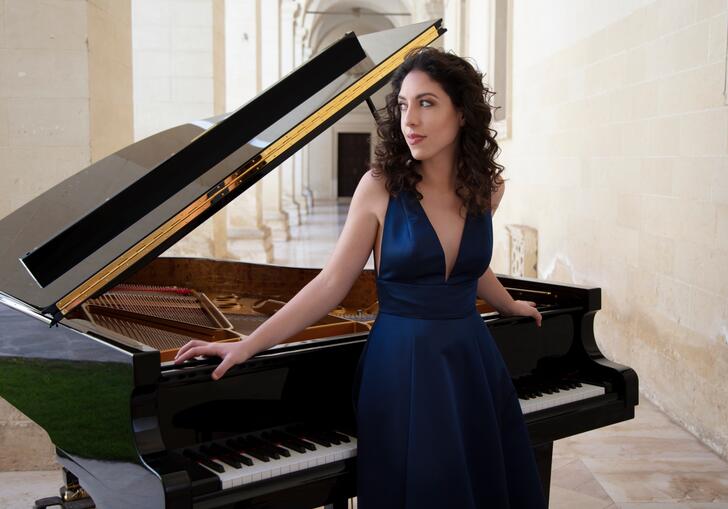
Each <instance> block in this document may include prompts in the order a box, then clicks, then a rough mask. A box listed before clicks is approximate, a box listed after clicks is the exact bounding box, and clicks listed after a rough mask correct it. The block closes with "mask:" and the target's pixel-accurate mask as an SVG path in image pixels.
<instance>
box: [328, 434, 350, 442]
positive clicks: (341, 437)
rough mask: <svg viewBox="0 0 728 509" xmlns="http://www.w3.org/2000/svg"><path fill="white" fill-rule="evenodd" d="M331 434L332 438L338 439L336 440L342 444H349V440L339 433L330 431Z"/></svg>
mask: <svg viewBox="0 0 728 509" xmlns="http://www.w3.org/2000/svg"><path fill="white" fill-rule="evenodd" d="M331 433H333V434H334V436H336V437H338V439H339V440H341V441H342V442H344V443H345V444H348V443H349V442H351V439H350V438H349V437H348V436H347V435H344V434H343V433H339V432H338V431H332V432H331Z"/></svg>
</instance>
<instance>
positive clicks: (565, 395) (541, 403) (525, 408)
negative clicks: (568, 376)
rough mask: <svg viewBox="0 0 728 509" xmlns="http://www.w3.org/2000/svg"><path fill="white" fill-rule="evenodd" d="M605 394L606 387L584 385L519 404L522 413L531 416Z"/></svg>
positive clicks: (525, 400) (522, 401) (560, 390)
mask: <svg viewBox="0 0 728 509" xmlns="http://www.w3.org/2000/svg"><path fill="white" fill-rule="evenodd" d="M604 393H605V391H604V387H600V386H597V385H591V384H585V383H582V384H581V387H575V388H573V389H559V392H556V393H553V394H544V395H543V396H539V397H536V398H531V399H519V400H518V402H519V404H520V405H521V411H522V412H523V413H524V414H530V413H532V412H538V411H539V410H545V409H546V408H554V407H557V406H561V405H565V404H567V403H573V402H574V401H581V400H584V399H588V398H593V397H594V396H601V395H603V394H604Z"/></svg>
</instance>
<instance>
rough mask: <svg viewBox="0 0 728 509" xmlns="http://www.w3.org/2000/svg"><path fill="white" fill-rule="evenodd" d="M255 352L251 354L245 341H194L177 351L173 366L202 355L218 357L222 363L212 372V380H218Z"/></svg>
mask: <svg viewBox="0 0 728 509" xmlns="http://www.w3.org/2000/svg"><path fill="white" fill-rule="evenodd" d="M254 354H255V352H251V351H250V350H249V348H248V345H247V344H246V343H245V341H236V342H235V343H208V342H207V341H200V340H199V339H194V340H192V341H190V342H189V343H187V344H186V345H185V346H183V347H182V348H180V349H179V352H177V356H176V357H175V358H174V363H175V364H181V363H183V362H184V361H186V360H188V359H191V358H193V357H197V356H198V355H204V356H205V357H220V358H221V359H222V362H220V364H219V365H218V366H217V368H215V371H213V372H212V379H213V380H219V379H220V378H221V377H222V376H223V375H224V374H225V373H226V372H227V370H228V369H230V368H231V367H233V366H234V365H235V364H240V363H241V362H245V361H247V360H248V359H249V358H251V357H252V356H253V355H254Z"/></svg>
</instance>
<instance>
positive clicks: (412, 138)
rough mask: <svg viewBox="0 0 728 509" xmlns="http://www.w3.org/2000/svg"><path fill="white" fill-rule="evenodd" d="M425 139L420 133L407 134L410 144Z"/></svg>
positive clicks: (415, 143)
mask: <svg viewBox="0 0 728 509" xmlns="http://www.w3.org/2000/svg"><path fill="white" fill-rule="evenodd" d="M424 139H425V136H420V135H419V134H415V135H408V136H407V143H409V144H410V145H417V144H418V143H419V142H421V141H422V140H424Z"/></svg>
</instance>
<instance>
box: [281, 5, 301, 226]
mask: <svg viewBox="0 0 728 509" xmlns="http://www.w3.org/2000/svg"><path fill="white" fill-rule="evenodd" d="M299 9H300V6H299V5H298V4H297V3H296V1H295V0H282V3H281V12H280V14H281V21H280V23H281V52H280V55H281V76H285V75H286V74H288V73H290V72H291V71H292V70H293V69H294V67H295V64H294V49H295V43H294V37H293V33H294V30H295V17H296V15H297V10H299ZM294 158H295V156H293V157H291V158H289V159H288V160H287V161H285V162H284V163H283V164H282V165H281V167H280V173H281V179H282V181H281V188H282V191H283V196H282V200H281V201H282V205H283V210H284V212H285V213H286V214H287V215H288V224H289V225H300V224H301V207H300V205H299V203H298V200H296V196H295V171H294V164H293V161H294Z"/></svg>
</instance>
